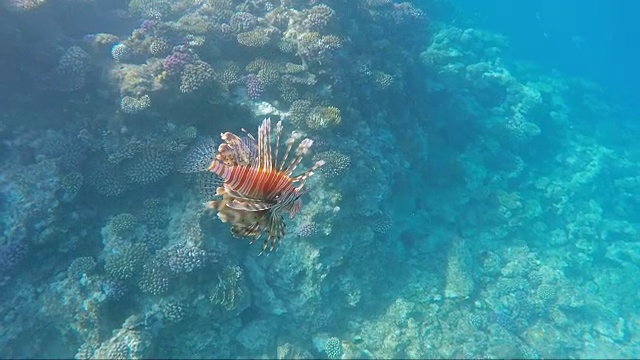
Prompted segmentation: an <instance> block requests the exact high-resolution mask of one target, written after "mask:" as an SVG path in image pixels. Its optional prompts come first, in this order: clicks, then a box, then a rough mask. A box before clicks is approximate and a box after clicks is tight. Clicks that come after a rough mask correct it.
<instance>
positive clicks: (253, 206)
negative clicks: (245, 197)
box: [227, 199, 273, 211]
mask: <svg viewBox="0 0 640 360" xmlns="http://www.w3.org/2000/svg"><path fill="white" fill-rule="evenodd" d="M227 206H228V207H230V208H232V209H234V210H242V211H263V210H268V209H271V208H272V207H273V204H269V203H266V202H261V201H242V200H238V199H233V200H232V201H230V202H228V203H227Z"/></svg>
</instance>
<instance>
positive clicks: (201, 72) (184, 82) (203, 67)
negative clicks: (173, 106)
mask: <svg viewBox="0 0 640 360" xmlns="http://www.w3.org/2000/svg"><path fill="white" fill-rule="evenodd" d="M215 78H216V76H215V71H214V70H213V68H212V67H211V65H209V64H207V63H206V62H204V61H200V60H197V61H195V62H194V63H192V64H188V65H186V66H185V67H184V70H183V71H182V76H181V77H180V91H181V92H183V93H185V94H188V93H192V92H195V91H198V90H203V89H206V88H208V87H210V86H211V85H212V84H213V83H214V81H215Z"/></svg>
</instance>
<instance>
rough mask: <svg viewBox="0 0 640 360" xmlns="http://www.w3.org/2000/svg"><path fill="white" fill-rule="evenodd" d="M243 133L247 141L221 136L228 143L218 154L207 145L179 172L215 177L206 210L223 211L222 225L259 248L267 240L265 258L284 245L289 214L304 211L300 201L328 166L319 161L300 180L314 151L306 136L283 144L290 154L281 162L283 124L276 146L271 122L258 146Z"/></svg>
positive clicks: (208, 187)
mask: <svg viewBox="0 0 640 360" xmlns="http://www.w3.org/2000/svg"><path fill="white" fill-rule="evenodd" d="M242 131H243V132H244V136H242V137H240V136H238V135H235V134H233V133H229V132H225V133H223V134H221V138H222V140H223V142H222V143H221V144H220V146H218V148H217V151H216V149H215V145H214V142H213V141H212V140H210V139H209V140H204V141H202V142H201V143H200V144H198V145H197V146H196V148H194V149H193V150H192V151H190V152H189V154H188V155H187V157H186V158H185V162H186V163H189V164H185V165H183V166H182V167H181V168H180V169H179V170H180V171H182V172H204V174H210V175H209V176H203V178H204V179H205V181H203V186H202V187H203V188H204V189H205V191H206V193H208V196H207V197H208V199H207V200H209V201H207V202H206V203H205V204H206V206H207V207H208V208H211V209H213V210H215V211H217V214H218V218H219V219H220V220H221V221H222V222H224V223H229V224H230V225H231V233H232V234H233V235H234V236H235V237H241V238H248V239H249V241H250V243H254V242H256V241H257V240H259V239H260V238H261V237H263V235H265V236H264V240H263V243H262V248H261V251H260V254H262V253H263V252H265V251H266V250H267V249H268V250H269V251H273V250H274V249H275V248H276V247H277V245H278V244H279V243H280V242H281V241H282V239H283V238H284V236H285V234H286V224H285V222H284V219H283V216H282V214H283V212H289V214H290V216H291V217H292V218H293V217H295V215H296V214H297V213H298V212H299V211H300V210H301V208H302V201H301V199H300V197H301V196H302V195H303V194H305V193H306V192H308V189H304V186H305V183H306V181H307V179H309V177H311V176H312V175H313V173H314V171H315V170H316V169H318V168H319V167H320V166H322V165H324V161H323V160H319V161H316V162H315V163H314V164H313V165H312V166H311V167H310V168H309V169H307V170H306V171H303V172H301V173H299V174H298V175H294V173H295V172H296V170H297V169H298V167H299V165H300V163H301V162H302V160H303V159H304V158H305V157H306V156H307V155H308V153H309V151H310V148H311V146H312V145H313V141H312V140H311V139H308V138H305V139H302V140H301V141H300V138H301V135H300V133H298V132H296V131H293V132H291V135H290V136H289V137H288V138H287V140H286V141H285V142H284V143H283V144H282V145H283V148H284V152H283V153H282V156H280V153H279V150H280V147H281V146H280V145H281V144H280V142H281V134H282V122H281V121H279V122H278V123H277V124H276V126H275V144H274V145H273V146H272V140H273V139H272V131H271V120H270V119H269V118H266V119H264V120H263V121H262V124H261V125H260V126H259V127H258V138H257V140H256V138H254V137H253V136H252V135H251V134H249V133H247V132H246V131H245V130H244V129H242ZM296 144H297V146H296ZM294 148H295V149H294ZM214 189H215V192H214V191H212V190H214Z"/></svg>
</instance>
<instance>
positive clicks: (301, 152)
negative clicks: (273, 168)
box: [284, 138, 313, 176]
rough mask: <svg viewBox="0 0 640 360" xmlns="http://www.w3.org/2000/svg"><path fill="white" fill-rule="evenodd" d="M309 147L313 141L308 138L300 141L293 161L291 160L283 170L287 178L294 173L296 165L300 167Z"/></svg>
mask: <svg viewBox="0 0 640 360" xmlns="http://www.w3.org/2000/svg"><path fill="white" fill-rule="evenodd" d="M311 145H313V140H311V139H309V138H307V139H304V140H302V141H301V142H300V144H298V148H297V149H296V154H295V157H294V158H293V160H291V163H289V166H287V168H286V169H285V170H284V173H285V174H286V175H287V176H291V174H293V172H294V171H296V168H297V167H298V165H300V162H301V161H302V158H303V157H304V156H305V155H307V153H308V152H309V149H310V148H311Z"/></svg>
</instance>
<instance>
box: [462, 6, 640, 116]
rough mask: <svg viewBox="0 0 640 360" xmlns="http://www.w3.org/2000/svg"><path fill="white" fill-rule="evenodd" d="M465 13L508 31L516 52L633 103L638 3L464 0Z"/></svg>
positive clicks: (637, 55)
mask: <svg viewBox="0 0 640 360" xmlns="http://www.w3.org/2000/svg"><path fill="white" fill-rule="evenodd" d="M454 3H455V4H456V5H457V6H459V8H460V9H463V10H462V11H463V12H464V13H465V14H473V17H474V21H476V22H478V23H480V24H482V26H484V27H485V28H488V29H492V30H495V31H497V32H500V33H504V34H505V35H507V36H509V38H510V40H511V43H510V44H511V49H512V51H513V55H514V56H516V57H518V58H521V59H527V60H531V61H535V62H536V63H538V64H540V65H541V66H545V67H547V68H554V69H558V70H560V71H562V72H563V73H564V74H566V75H568V76H580V77H585V78H589V79H592V80H593V81H596V82H598V83H599V84H601V85H602V86H604V87H605V88H606V89H607V90H608V91H609V92H610V93H612V94H613V95H614V96H616V97H618V98H621V99H622V100H623V101H624V102H625V104H627V105H628V106H630V107H633V106H634V105H635V102H636V97H637V96H636V95H635V94H636V93H637V92H638V84H639V83H640V81H639V80H640V71H639V70H638V69H637V66H636V64H637V63H638V61H639V60H640V53H638V51H637V50H636V48H635V46H634V45H633V44H635V43H636V42H637V39H638V36H640V30H639V29H638V28H637V26H635V25H634V24H635V23H636V16H635V14H637V13H638V10H639V9H638V4H636V3H635V2H633V1H622V2H617V3H611V2H608V1H600V0H587V1H579V0H563V1H553V0H543V1H533V0H531V1H529V0H525V1H509V0H495V1H482V2H478V1H465V0H456V1H454Z"/></svg>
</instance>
